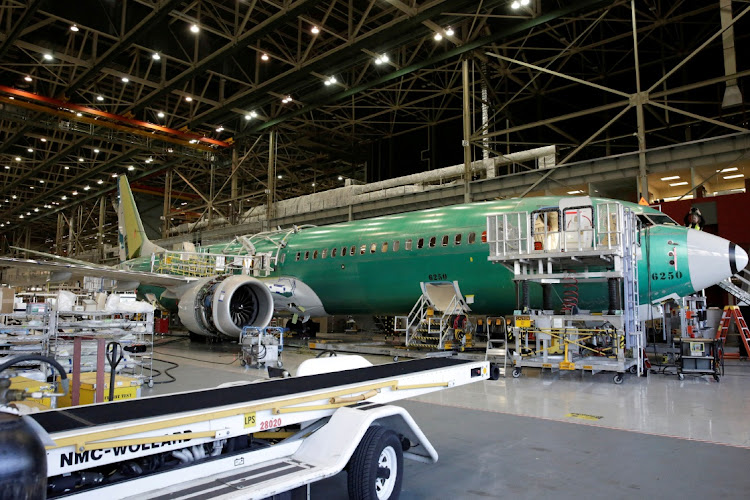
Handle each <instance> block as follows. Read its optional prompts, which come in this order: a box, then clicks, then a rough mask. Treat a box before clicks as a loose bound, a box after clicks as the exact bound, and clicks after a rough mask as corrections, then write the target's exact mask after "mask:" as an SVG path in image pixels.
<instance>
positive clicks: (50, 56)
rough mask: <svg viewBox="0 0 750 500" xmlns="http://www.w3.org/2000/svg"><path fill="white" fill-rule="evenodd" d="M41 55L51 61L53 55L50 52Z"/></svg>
mask: <svg viewBox="0 0 750 500" xmlns="http://www.w3.org/2000/svg"><path fill="white" fill-rule="evenodd" d="M42 57H43V58H44V60H45V61H51V60H52V59H54V57H52V54H44V55H43V56H42Z"/></svg>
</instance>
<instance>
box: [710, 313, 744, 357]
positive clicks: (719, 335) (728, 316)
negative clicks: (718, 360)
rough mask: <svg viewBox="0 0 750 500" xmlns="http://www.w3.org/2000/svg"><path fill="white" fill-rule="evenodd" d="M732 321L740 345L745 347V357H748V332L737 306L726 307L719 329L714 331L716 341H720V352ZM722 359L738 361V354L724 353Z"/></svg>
mask: <svg viewBox="0 0 750 500" xmlns="http://www.w3.org/2000/svg"><path fill="white" fill-rule="evenodd" d="M732 320H734V324H735V326H736V328H737V334H738V335H739V336H740V343H741V345H744V346H745V353H746V355H750V330H749V329H748V328H747V323H746V322H745V318H744V317H743V316H742V312H741V311H740V308H739V306H726V307H724V311H723V312H722V313H721V321H720V322H719V329H718V330H716V339H717V340H720V341H721V347H722V351H723V347H724V344H725V343H726V341H727V336H728V335H729V329H730V327H731V326H732ZM724 357H725V358H734V359H738V358H739V357H740V355H739V353H737V354H735V353H724Z"/></svg>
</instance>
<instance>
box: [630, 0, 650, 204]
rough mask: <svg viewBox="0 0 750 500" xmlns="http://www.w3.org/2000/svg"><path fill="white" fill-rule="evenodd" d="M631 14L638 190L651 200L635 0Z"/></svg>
mask: <svg viewBox="0 0 750 500" xmlns="http://www.w3.org/2000/svg"><path fill="white" fill-rule="evenodd" d="M630 15H631V18H632V22H633V57H634V58H635V88H636V94H635V106H636V108H635V113H636V124H637V128H638V130H637V134H638V192H639V193H640V197H641V198H643V199H644V200H646V201H649V199H650V198H649V196H648V169H647V168H646V122H645V119H644V116H643V104H644V101H646V100H648V95H647V94H646V95H644V94H642V93H641V69H640V61H639V59H638V25H637V24H636V22H635V0H630Z"/></svg>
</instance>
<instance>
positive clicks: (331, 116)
mask: <svg viewBox="0 0 750 500" xmlns="http://www.w3.org/2000/svg"><path fill="white" fill-rule="evenodd" d="M514 3H519V4H520V3H523V4H527V5H520V8H514V5H513V4H514ZM722 6H723V10H724V13H725V14H724V20H723V22H722V18H721V10H722V9H721V8H720V7H722ZM748 10H750V6H748V4H747V2H731V1H729V0H721V1H719V0H716V1H709V2H694V1H687V0H682V1H680V0H676V1H675V0H671V1H666V0H635V1H632V0H615V1H612V0H607V1H601V0H599V1H596V0H579V1H563V0H531V1H526V0H524V2H520V0H519V1H518V2H516V0H512V1H510V0H480V1H477V0H473V1H468V0H425V1H422V0H412V1H400V0H296V1H291V0H232V1H220V0H214V1H210V0H193V1H184V0H78V1H76V2H58V1H53V0H29V1H21V0H1V1H0V86H1V87H0V243H1V244H2V246H3V249H7V246H8V245H13V244H15V245H20V246H31V247H35V248H40V249H45V250H46V251H59V252H60V253H66V252H69V253H71V254H80V253H81V252H84V251H85V250H88V249H91V248H95V247H97V246H99V247H101V245H103V244H115V239H114V238H115V231H114V229H113V226H115V225H116V218H115V215H114V211H113V203H112V201H113V198H114V196H116V191H115V187H116V179H115V177H116V176H117V175H120V174H127V175H128V177H129V178H130V179H131V180H133V181H134V183H133V185H134V190H135V191H136V192H137V193H139V192H140V193H147V194H151V195H154V194H156V195H158V196H162V195H163V193H164V192H165V191H166V192H167V193H169V195H168V196H166V197H165V198H164V201H163V210H165V212H166V213H168V216H167V217H164V221H163V223H162V228H161V229H162V231H163V232H164V233H165V234H166V232H167V231H168V230H169V228H170V227H171V226H176V225H179V224H182V223H184V222H186V221H195V220H197V219H198V218H201V217H203V218H206V217H222V218H224V219H226V220H229V221H232V220H236V218H237V217H238V215H239V214H240V213H242V212H243V211H244V210H246V209H248V208H252V207H254V206H257V205H262V204H264V203H266V202H267V196H268V191H269V190H270V191H271V192H272V193H273V194H274V197H275V198H274V199H277V200H279V199H286V198H290V197H294V196H299V195H302V194H307V193H312V192H315V191H321V190H326V189H330V188H333V187H338V186H341V185H342V184H343V183H344V182H346V179H354V180H356V181H372V180H380V179H384V178H388V177H393V176H397V175H402V174H404V173H414V172H419V171H423V170H427V169H430V168H439V167H444V166H447V165H453V164H458V163H462V162H463V158H464V157H463V148H462V139H463V133H462V126H463V125H462V124H463V116H464V110H466V111H467V114H468V116H469V118H470V121H471V126H470V131H471V140H470V150H471V154H472V158H474V159H480V158H481V157H482V154H483V153H482V151H483V150H486V151H489V154H490V156H495V155H498V154H507V153H512V152H516V151H519V150H524V149H529V148H532V147H536V146H540V145H548V144H555V145H557V146H558V151H559V153H558V156H559V157H558V162H563V163H567V162H573V161H579V160H585V159H590V158H597V157H603V156H610V155H616V154H620V153H630V152H633V151H638V150H639V148H640V149H648V148H654V147H660V146H665V145H673V144H680V143H683V142H686V141H694V140H699V139H705V138H708V137H717V136H721V135H726V134H729V133H736V132H748V117H747V110H746V107H745V106H744V104H743V103H742V96H741V95H740V97H739V100H735V101H734V102H731V101H730V102H724V106H722V101H723V100H724V99H725V98H726V94H727V88H728V87H729V88H731V89H732V90H733V91H734V90H735V89H736V90H737V91H738V92H740V93H742V91H743V90H744V85H745V84H746V82H747V79H748V75H750V65H748V54H747V48H746V47H750V44H748V43H747V38H748V35H747V33H748V32H750V30H748V19H750V16H745V13H746V12H747V11H748ZM436 34H439V35H440V38H441V39H440V40H436ZM730 34H731V37H730V36H729V35H730ZM732 41H733V42H734V48H732V47H731V42H732ZM636 48H637V50H636ZM735 49H736V50H735ZM384 56H385V57H384ZM464 61H468V63H467V65H466V68H467V75H468V82H467V83H468V89H469V92H468V95H469V97H470V99H469V104H468V107H465V106H464V105H463V93H464V92H463V90H464V82H463V78H462V77H463V73H462V69H463V65H464ZM733 85H737V86H736V87H734V86H733ZM730 97H731V96H730ZM483 104H484V105H485V106H484V110H483ZM483 111H484V116H485V118H486V123H487V125H486V126H483V125H482V123H483ZM269 164H270V167H269ZM743 168H744V167H743ZM647 173H648V166H647V165H642V170H641V174H642V175H645V174H647ZM716 189H721V188H720V187H719V188H716ZM157 204H158V203H157ZM157 208H158V207H157ZM69 236H70V238H69V241H70V244H67V243H66V244H61V242H62V240H63V239H65V238H68V237H69Z"/></svg>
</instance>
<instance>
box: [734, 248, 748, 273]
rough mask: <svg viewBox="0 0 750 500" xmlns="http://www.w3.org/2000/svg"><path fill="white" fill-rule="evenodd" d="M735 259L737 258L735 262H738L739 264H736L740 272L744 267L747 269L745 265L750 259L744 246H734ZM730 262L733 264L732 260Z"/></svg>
mask: <svg viewBox="0 0 750 500" xmlns="http://www.w3.org/2000/svg"><path fill="white" fill-rule="evenodd" d="M729 258H730V259H731V258H732V256H731V255H730V256H729ZM734 259H735V262H736V263H737V265H736V267H737V272H740V271H742V270H743V269H745V266H747V262H748V260H750V259H748V257H747V252H745V251H744V250H743V249H742V247H738V246H735V248H734ZM730 264H731V262H730ZM734 274H737V273H734Z"/></svg>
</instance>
